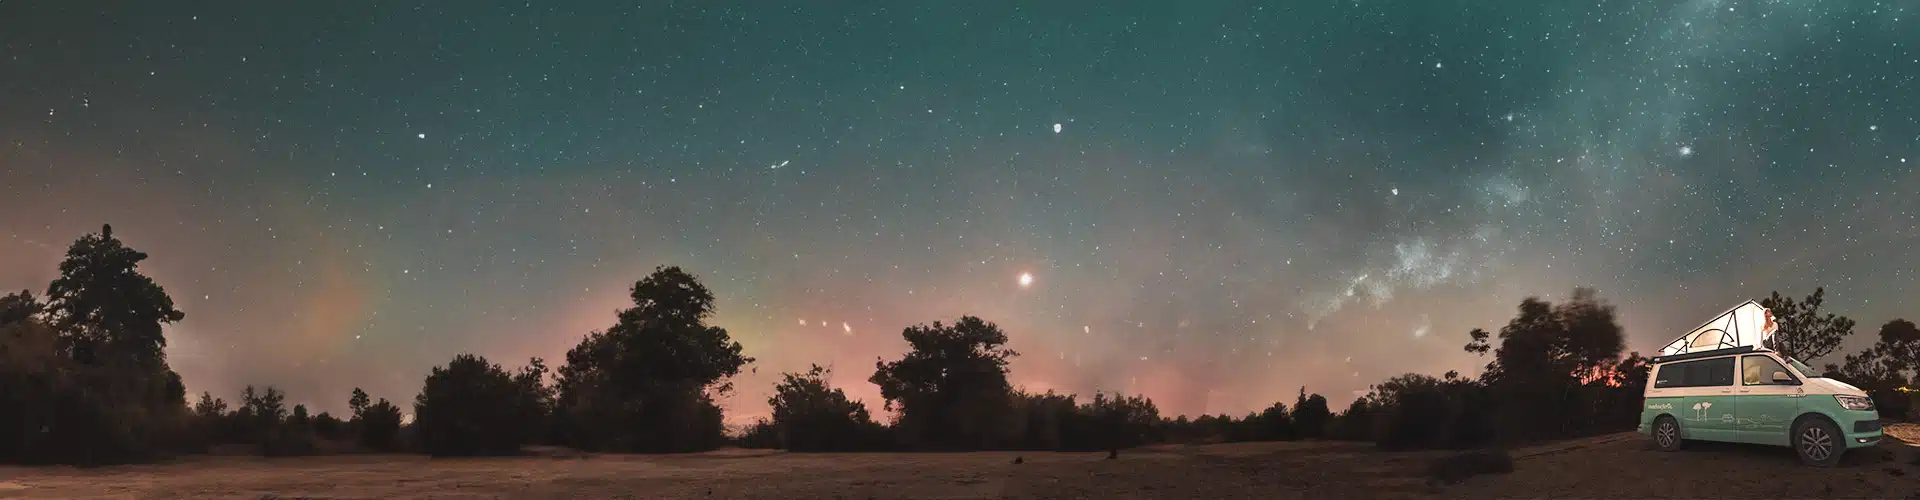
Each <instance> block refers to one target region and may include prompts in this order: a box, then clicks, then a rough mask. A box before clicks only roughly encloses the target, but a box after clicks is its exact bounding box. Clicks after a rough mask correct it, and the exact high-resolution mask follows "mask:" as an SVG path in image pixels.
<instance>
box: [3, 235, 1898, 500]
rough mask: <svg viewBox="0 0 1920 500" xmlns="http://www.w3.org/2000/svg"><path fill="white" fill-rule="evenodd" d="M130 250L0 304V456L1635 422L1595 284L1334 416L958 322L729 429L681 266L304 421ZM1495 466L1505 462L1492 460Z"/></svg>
mask: <svg viewBox="0 0 1920 500" xmlns="http://www.w3.org/2000/svg"><path fill="white" fill-rule="evenodd" d="M146 257H147V256H146V254H144V253H141V252H138V251H135V250H133V249H131V248H128V247H126V246H125V245H124V244H122V243H121V241H120V240H119V239H117V238H115V237H114V235H113V232H112V229H111V228H110V227H108V228H103V229H102V231H101V232H100V233H99V234H89V235H86V236H83V237H81V238H80V239H79V240H77V241H75V242H74V244H73V245H72V247H71V248H70V249H69V250H68V252H67V258H66V260H65V261H64V262H62V263H61V265H60V276H59V278H57V279H56V280H54V281H53V283H51V284H50V285H49V286H48V287H47V292H46V295H45V297H36V296H35V295H33V294H32V293H31V292H30V291H22V292H20V293H16V294H11V295H6V296H4V297H0V408H6V410H4V411H0V462H3V463H18V464H49V463H68V464H105V463H122V462H133V461H144V460H151V459H154V458H157V457H163V456H166V455H170V454H181V453H202V452H207V451H209V450H210V449H211V448H213V447H215V446H221V445H246V446H252V447H254V448H255V449H257V450H258V452H259V453H261V454H264V455H269V456H289V455H307V454H315V453H337V452H352V451H373V452H392V451H402V450H407V451H416V452H423V453H428V454H432V455H436V456H454V455H507V454H515V453H518V452H519V451H520V450H521V449H522V447H523V446H525V445H532V444H547V445H561V446H568V447H572V448H576V449H582V450H589V451H614V452H690V451H702V450H711V449H715V448H717V447H720V446H723V445H726V444H729V443H731V444H734V445H738V446H745V447H756V448H781V449H787V450H791V451H796V452H812V451H885V450H985V449H1004V450H1109V451H1111V450H1118V449H1121V448H1128V447H1133V446H1139V445H1143V444H1149V443H1162V442H1188V443H1205V442H1225V441H1280V440H1296V439H1331V440H1346V441H1368V442H1372V443H1374V444H1375V445H1377V446H1378V447H1380V448H1386V449H1434V448H1445V449H1483V448H1489V447H1499V446H1503V445H1508V444H1513V443H1517V442H1526V441H1535V440H1545V439H1558V438H1567V437H1576V436H1587V435H1595V434H1601V433H1607V432H1615V431H1619V430H1624V429H1631V428H1633V427H1634V425H1635V424H1636V422H1637V419H1638V416H1639V414H1640V410H1639V404H1640V396H1641V393H1642V390H1643V388H1644V387H1645V384H1646V378H1647V371H1648V370H1647V366H1648V365H1647V359H1646V358H1644V357H1642V356H1641V355H1639V354H1638V353H1626V354H1625V355H1624V356H1623V355H1622V351H1623V350H1624V349H1623V343H1624V342H1623V335H1622V330H1621V327H1620V326H1619V323H1618V322H1617V321H1616V318H1615V310H1614V307H1613V306H1612V305H1610V304H1608V303H1606V302H1605V301H1603V300H1601V299H1600V298H1598V297H1597V295H1596V294H1595V293H1594V292H1593V291H1591V290H1584V289H1577V290H1575V292H1574V294H1573V295H1572V297H1571V298H1570V299H1569V300H1567V301H1564V302H1560V303H1557V304H1556V303H1550V302H1547V301H1545V300H1541V299H1538V298H1527V299H1525V300H1523V301H1521V303H1520V305H1519V308H1518V311H1517V314H1516V315H1515V316H1514V317H1513V318H1512V319H1511V320H1509V321H1508V322H1507V324H1506V325H1504V326H1502V327H1501V328H1499V329H1498V330H1497V332H1489V331H1486V330H1482V329H1474V330H1473V331H1472V332H1470V333H1469V335H1468V342H1467V344H1466V346H1465V349H1466V350H1467V351H1468V352H1472V353H1477V354H1480V355H1482V356H1487V357H1488V363H1487V365H1486V367H1485V370H1484V371H1483V372H1482V373H1481V374H1480V375H1479V376H1478V377H1466V376H1462V375H1460V374H1459V373H1455V372H1449V373H1446V374H1444V375H1442V376H1440V377H1433V376H1428V375H1422V374H1413V373H1409V374H1403V375H1398V376H1395V377H1392V378H1389V379H1387V380H1386V381H1384V382H1382V383H1380V384H1378V385H1375V386H1373V387H1372V390H1371V391H1370V392H1369V393H1368V394H1367V395H1366V396H1365V397H1362V398H1359V399H1357V400H1354V401H1352V402H1351V403H1349V404H1347V405H1346V407H1345V409H1344V410H1342V411H1338V412H1335V411H1333V410H1332V408H1330V407H1329V401H1328V400H1327V399H1326V398H1325V397H1322V396H1320V395H1318V394H1310V393H1308V392H1307V391H1306V389H1305V388H1302V389H1301V390H1300V391H1299V393H1298V395H1297V397H1296V398H1294V400H1293V401H1292V402H1291V403H1290V404H1289V403H1286V402H1275V403H1273V404H1272V405H1270V406H1268V407H1267V408H1265V409H1263V410H1260V411H1257V412H1250V413H1248V414H1246V415H1244V416H1230V415H1201V416H1199V417H1195V418H1189V417H1187V416H1185V415H1181V416H1177V417H1172V418H1169V417H1168V416H1166V415H1162V414H1161V413H1160V410H1159V409H1158V407H1156V406H1155V405H1154V403H1153V401H1152V400H1150V399H1147V398H1145V397H1141V396H1137V395H1124V394H1104V393H1096V394H1094V395H1092V397H1091V398H1082V397H1081V396H1079V395H1076V394H1059V393H1054V392H1046V393H1030V392H1026V391H1022V390H1020V389H1018V388H1015V387H1013V386H1012V384H1010V383H1009V381H1008V380H1009V377H1008V375H1009V370H1010V369H1011V365H1012V362H1013V360H1015V359H1017V358H1018V356H1019V353H1017V352H1014V351H1013V350H1011V349H1008V348H1007V344H1008V340H1009V339H1008V335H1007V333H1006V332H1004V331H1002V330H1001V329H1000V327H999V326H998V325H995V324H994V323H992V322H989V321H986V320H984V319H982V318H978V317H973V316H963V317H960V318H958V319H957V320H956V321H954V322H953V323H951V324H948V323H943V322H939V321H935V322H933V323H931V324H928V325H914V326H911V327H908V328H906V329H905V330H903V331H902V334H901V335H902V337H903V338H904V339H905V340H906V341H907V344H908V345H909V349H908V351H907V352H905V353H902V355H901V356H900V357H898V358H896V359H892V360H882V361H879V362H877V363H876V365H875V367H874V371H873V373H872V375H871V376H870V377H868V378H867V381H868V382H869V383H872V384H875V385H876V386H878V387H879V389H880V394H881V397H882V398H883V401H881V402H880V403H881V405H882V407H883V408H885V409H886V413H887V414H886V415H884V416H881V417H878V418H876V416H875V415H870V414H869V412H868V409H867V407H866V405H865V403H864V402H862V401H858V400H853V399H850V398H848V397H847V395H846V393H845V391H843V390H842V389H840V388H837V387H833V386H832V385H831V384H830V383H829V380H830V379H831V376H830V375H831V373H832V371H831V369H829V368H825V367H821V366H813V367H811V369H809V370H807V371H805V372H799V373H786V374H783V376H782V379H781V381H780V382H779V383H778V385H776V387H775V390H774V394H773V396H772V397H770V398H769V399H768V403H769V405H770V406H771V407H772V409H773V412H772V416H771V417H770V418H768V419H766V420H762V421H759V422H756V423H754V424H753V425H750V426H748V427H747V428H746V429H745V430H744V431H743V432H740V433H738V434H737V435H734V436H731V437H730V436H728V435H727V433H726V432H725V427H724V425H723V421H724V419H723V416H722V411H721V409H720V408H719V406H717V405H716V404H715V403H714V401H715V399H716V398H717V397H720V396H723V395H725V394H727V393H729V392H730V391H731V390H732V389H733V385H732V383H731V382H730V380H731V378H732V377H733V376H735V375H737V374H739V373H740V370H741V369H742V368H743V367H745V366H747V365H748V364H751V363H753V361H754V360H753V358H751V357H747V356H744V355H743V354H742V347H741V345H740V344H739V343H738V342H735V341H733V340H732V338H731V337H730V336H729V334H728V332H727V331H726V330H725V329H723V328H720V327H717V326H713V325H709V324H707V321H708V320H709V319H710V318H711V317H712V315H713V312H714V297H713V294H712V292H710V291H709V290H708V289H707V288H706V287H705V285H703V284H701V283H700V282H699V280H697V279H695V278H694V276H693V275H691V274H689V273H687V272H685V271H682V270H681V269H679V268H677V267H660V268H656V269H655V270H654V271H653V272H652V273H651V274H649V275H648V276H646V277H644V278H642V279H641V280H639V281H637V282H636V283H635V284H634V285H633V287H632V288H631V289H630V292H631V293H630V298H631V299H632V304H633V305H632V307H630V308H627V309H624V310H621V311H619V312H618V313H617V314H616V317H615V321H614V324H613V326H611V327H609V328H607V329H606V330H604V331H595V332H591V333H589V334H587V335H586V336H585V337H584V338H582V339H581V341H580V342H579V344H578V345H576V346H575V347H574V348H573V349H571V350H569V351H568V352H567V354H566V359H565V364H563V365H561V366H560V367H559V369H558V370H555V371H553V372H549V371H548V369H547V367H546V364H545V362H544V361H543V360H541V359H538V358H535V359H531V360H529V362H528V363H527V364H526V365H525V366H523V367H522V368H520V369H519V370H518V371H514V372H509V371H508V370H506V369H504V368H502V367H501V366H499V365H497V364H493V363H491V362H489V361H488V360H486V359H485V358H481V357H479V356H474V355H468V354H462V355H458V356H455V357H453V359H452V360H450V361H449V362H448V363H447V364H445V365H443V366H438V367H434V368H433V370H432V373H431V374H430V375H428V376H427V378H426V381H425V384H424V385H423V388H422V391H421V393H420V394H418V395H416V396H415V398H414V403H413V408H412V411H413V415H414V419H413V421H412V422H410V423H407V424H406V425H403V422H405V421H406V418H405V416H404V415H403V412H402V409H401V408H400V407H399V406H398V405H395V404H394V403H391V402H389V401H388V400H387V399H384V398H382V399H378V400H375V399H374V398H372V397H371V396H370V395H368V394H367V393H366V392H364V391H361V390H359V389H354V391H353V392H352V394H351V395H349V398H348V408H350V409H351V411H352V414H351V415H349V416H348V417H347V418H345V419H344V420H343V419H341V418H336V417H334V416H332V415H329V414H327V413H320V414H318V415H309V414H308V411H307V408H306V407H305V406H302V405H298V404H296V405H293V406H292V407H291V408H289V407H287V397H288V396H287V395H286V394H284V393H282V392H281V391H280V390H279V389H277V388H275V387H272V386H266V387H264V388H259V389H256V388H255V387H248V388H246V389H245V390H244V391H242V393H241V394H240V395H239V399H238V400H236V401H235V402H234V403H232V404H229V403H228V402H227V401H226V400H224V399H221V398H218V397H214V396H213V395H212V394H209V393H205V392H203V393H201V394H200V395H199V397H198V400H197V401H196V402H195V403H193V404H192V405H189V404H188V403H187V399H186V394H185V389H184V385H183V384H182V382H181V380H180V377H179V375H178V374H176V373H174V372H173V370H172V369H170V368H169V367H168V365H167V363H166V358H165V354H164V351H163V348H164V347H165V345H166V339H165V338H164V336H163V335H162V330H163V328H164V326H165V325H167V324H170V323H173V322H177V321H180V320H181V319H183V318H184V317H185V314H184V313H183V312H181V311H179V310H177V309H175V307H174V304H173V301H172V299H170V298H169V297H168V296H167V294H166V292H165V290H164V289H163V288H162V287H161V286H160V285H159V284H157V283H155V282H154V281H153V280H152V279H150V278H148V277H146V276H144V275H142V274H140V273H139V272H138V269H137V267H138V263H139V262H140V261H142V260H144V259H145V258H146ZM1823 297H1824V290H1816V291H1815V292H1814V294H1813V295H1811V296H1809V297H1807V298H1806V299H1804V300H1800V301H1795V300H1793V299H1790V298H1781V297H1779V295H1778V294H1777V293H1776V294H1774V296H1772V297H1769V298H1768V299H1767V300H1766V305H1768V307H1770V308H1773V310H1774V312H1775V314H1776V316H1777V317H1778V322H1779V325H1780V331H1779V333H1778V334H1777V337H1778V338H1780V339H1781V341H1780V346H1781V348H1782V349H1783V350H1785V351H1791V352H1793V353H1796V354H1797V355H1799V356H1802V357H1803V358H1802V359H1806V358H1813V357H1818V356H1820V355H1823V354H1827V353H1831V352H1833V351H1835V350H1837V347H1838V345H1839V344H1840V339H1843V338H1844V337H1845V336H1846V335H1847V334H1848V333H1849V332H1850V331H1851V328H1852V326H1853V322H1852V320H1849V319H1846V318H1844V317H1839V316H1836V315H1833V314H1831V313H1828V314H1826V315H1824V316H1822V315H1820V313H1819V309H1820V307H1821V305H1822V303H1823V300H1824V299H1823ZM1879 333H1880V338H1879V342H1878V343H1876V344H1874V346H1873V347H1872V348H1870V349H1868V350H1866V351H1864V352H1860V353H1855V354H1850V355H1847V356H1845V360H1844V362H1843V363H1841V364H1837V365H1836V364H1829V365H1827V371H1828V373H1829V374H1830V375H1831V376H1834V377H1837V378H1840V379H1842V380H1846V381H1848V382H1851V383H1854V384H1855V385H1858V386H1860V387H1862V388H1865V389H1867V390H1868V391H1870V392H1871V393H1872V394H1873V396H1874V398H1875V399H1876V400H1877V401H1878V402H1879V404H1880V406H1881V413H1882V415H1884V416H1887V417H1890V418H1898V417H1902V416H1906V415H1907V414H1908V413H1909V412H1910V411H1911V410H1912V408H1913V406H1914V405H1913V404H1912V403H1913V400H1914V399H1915V394H1916V393H1915V392H1913V390H1912V386H1913V385H1914V379H1913V377H1914V375H1915V369H1916V368H1920V328H1916V327H1915V326H1914V324H1913V323H1912V322H1909V321H1906V320H1894V321H1890V322H1888V323H1886V324H1885V325H1884V326H1882V327H1881V329H1880V332H1879ZM1459 457H1460V459H1459V460H1457V462H1459V464H1457V465H1458V467H1461V468H1460V469H1458V470H1456V469H1452V468H1449V467H1454V465H1448V466H1439V465H1436V466H1435V470H1434V472H1433V474H1434V476H1435V477H1436V478H1439V479H1441V480H1447V481H1451V480H1456V479H1457V478H1459V477H1465V476H1466V475H1472V474H1479V473H1489V472H1493V473H1497V472H1501V471H1502V470H1503V468H1504V469H1505V470H1510V469H1511V460H1508V459H1503V457H1504V454H1499V453H1496V452H1476V453H1469V454H1464V455H1459ZM1501 464H1505V465H1501Z"/></svg>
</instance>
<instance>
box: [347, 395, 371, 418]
mask: <svg viewBox="0 0 1920 500" xmlns="http://www.w3.org/2000/svg"><path fill="white" fill-rule="evenodd" d="M371 404H372V400H371V399H370V398H368V397H367V391H362V390H360V388H359V387H355V388H353V396H352V397H350V398H347V408H350V409H352V410H353V418H352V419H351V420H360V417H361V416H363V415H364V414H366V412H367V406H369V405H371Z"/></svg>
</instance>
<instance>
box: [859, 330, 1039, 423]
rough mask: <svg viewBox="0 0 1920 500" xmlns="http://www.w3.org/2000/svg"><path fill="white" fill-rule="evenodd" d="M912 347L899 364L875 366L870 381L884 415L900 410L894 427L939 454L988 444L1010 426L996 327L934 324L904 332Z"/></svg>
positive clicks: (1007, 352)
mask: <svg viewBox="0 0 1920 500" xmlns="http://www.w3.org/2000/svg"><path fill="white" fill-rule="evenodd" d="M901 336H903V337H905V338H906V340H907V344H908V345H910V346H911V349H912V350H910V351H909V352H907V354H906V356H905V357H903V358H901V359H899V360H897V361H879V362H876V363H875V371H874V374H873V377H872V378H870V379H869V381H870V382H873V383H874V384H875V385H878V386H880V395H881V397H884V398H886V407H887V409H889V410H892V409H894V408H895V407H898V408H899V409H900V420H899V423H898V424H897V425H896V429H898V430H901V431H902V432H904V433H905V434H906V435H907V436H908V437H911V438H913V439H915V440H916V441H917V442H918V443H919V444H923V445H927V446H934V447H940V448H965V449H978V448H984V447H990V446H993V445H994V443H995V441H996V440H998V439H1000V438H1002V437H1003V431H1004V429H1005V427H1006V426H1007V425H1008V424H1009V422H1006V421H1005V420H1006V418H1005V417H1006V416H1007V415H1009V414H1010V412H1008V411H1007V409H1008V408H1009V404H1010V402H1011V395H1012V387H1011V386H1009V385H1008V383H1007V361H1008V359H1010V358H1012V357H1014V356H1018V355H1019V353H1016V352H1014V351H1013V350H1011V349H1007V348H1006V343H1007V334H1006V333H1005V332H1002V331H1000V327H999V326H997V325H994V324H993V323H988V322H986V321H984V320H981V319H980V318H977V317H973V316H964V317H961V318H960V320H959V321H957V322H954V324H953V325H950V326H949V325H942V324H940V322H938V321H936V322H934V323H933V325H932V326H925V325H915V326H911V327H908V328H907V329H906V330H905V331H903V332H901Z"/></svg>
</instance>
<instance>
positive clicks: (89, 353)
mask: <svg viewBox="0 0 1920 500" xmlns="http://www.w3.org/2000/svg"><path fill="white" fill-rule="evenodd" d="M146 259H147V254H146V253H143V252H140V251H137V250H134V249H131V248H127V247H126V246H125V245H123V244H122V243H121V242H120V240H119V239H118V238H114V237H113V227H112V226H102V227H101V230H100V234H98V235H93V234H89V235H86V236H82V237H81V238H80V239H79V240H78V241H75V242H74V243H73V247H71V248H69V249H68V250H67V259H66V260H65V261H62V262H61V263H60V277H58V278H55V279H54V280H53V283H52V284H50V285H48V286H47V303H46V312H47V314H48V316H49V317H51V318H52V319H53V326H54V328H55V329H56V330H58V331H60V332H61V335H62V338H63V340H65V341H66V346H65V347H66V349H67V350H68V352H70V353H71V354H72V356H73V358H74V360H75V361H78V362H80V363H84V364H93V363H100V362H107V363H128V364H131V365H133V366H137V367H140V368H142V369H145V370H147V371H149V372H151V373H155V374H157V373H160V372H162V371H165V370H166V353H165V352H163V351H162V349H163V348H165V347H166V345H167V340H166V337H165V336H163V335H162V334H161V327H162V325H164V324H167V323H173V322H176V321H180V320H181V319H182V318H184V317H186V314H185V313H182V312H180V310H178V309H174V308H173V298H171V297H168V296H167V292H166V290H165V289H164V288H162V287H161V286H160V285H159V284H158V283H154V281H153V279H152V278H148V277H147V276H146V275H143V274H140V273H139V272H138V271H137V270H136V268H137V267H139V265H140V261H143V260H146ZM181 404H185V402H184V401H183V402H181Z"/></svg>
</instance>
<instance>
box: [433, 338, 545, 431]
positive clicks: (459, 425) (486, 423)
mask: <svg viewBox="0 0 1920 500" xmlns="http://www.w3.org/2000/svg"><path fill="white" fill-rule="evenodd" d="M527 403H528V402H527V401H525V400H523V398H522V397H521V393H520V390H519V386H518V385H517V384H515V383H514V381H513V377H512V376H510V375H507V372H506V370H502V369H501V368H500V365H496V364H492V363H488V362H487V358H482V357H479V356H474V355H471V354H462V355H459V356H454V358H453V361H451V362H448V363H447V366H446V367H445V368H442V367H438V366H436V367H434V368H433V372H432V373H431V374H429V375H427V381H426V384H425V386H424V387H422V388H421V390H420V395H419V396H418V397H416V398H414V403H413V412H414V425H415V427H416V429H415V430H416V432H417V434H416V437H418V439H419V442H418V445H419V446H420V448H421V449H422V450H424V451H426V452H427V453H428V454H431V455H434V456H471V455H512V454H516V453H519V451H520V445H521V444H522V443H524V442H526V436H527V434H528V433H529V432H531V431H533V429H529V428H527V427H526V426H525V425H522V424H525V423H529V422H526V421H525V420H527V418H526V416H525V415H524V410H525V408H523V406H525V405H526V404H527Z"/></svg>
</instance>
